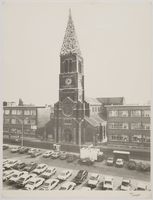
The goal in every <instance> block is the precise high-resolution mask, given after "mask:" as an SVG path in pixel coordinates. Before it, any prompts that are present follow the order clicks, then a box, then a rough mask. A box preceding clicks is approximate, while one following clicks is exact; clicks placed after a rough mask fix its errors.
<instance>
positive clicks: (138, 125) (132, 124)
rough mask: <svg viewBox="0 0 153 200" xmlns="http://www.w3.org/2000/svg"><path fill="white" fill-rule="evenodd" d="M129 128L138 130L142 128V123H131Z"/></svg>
mask: <svg viewBox="0 0 153 200" xmlns="http://www.w3.org/2000/svg"><path fill="white" fill-rule="evenodd" d="M131 129H133V130H140V129H142V125H141V123H131Z"/></svg>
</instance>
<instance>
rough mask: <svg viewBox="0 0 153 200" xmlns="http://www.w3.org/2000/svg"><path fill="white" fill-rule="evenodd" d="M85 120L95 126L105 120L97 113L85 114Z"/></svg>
mask: <svg viewBox="0 0 153 200" xmlns="http://www.w3.org/2000/svg"><path fill="white" fill-rule="evenodd" d="M85 120H86V121H87V122H88V123H89V124H91V125H92V126H94V127H96V126H99V125H100V124H102V123H104V122H106V121H105V120H103V119H102V118H101V117H99V116H98V115H93V116H90V117H87V116H85Z"/></svg>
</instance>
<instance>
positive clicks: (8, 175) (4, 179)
mask: <svg viewBox="0 0 153 200" xmlns="http://www.w3.org/2000/svg"><path fill="white" fill-rule="evenodd" d="M16 171H17V170H8V171H5V172H3V181H6V180H7V179H9V178H10V177H11V176H12V175H13V174H14V173H15V172H16Z"/></svg>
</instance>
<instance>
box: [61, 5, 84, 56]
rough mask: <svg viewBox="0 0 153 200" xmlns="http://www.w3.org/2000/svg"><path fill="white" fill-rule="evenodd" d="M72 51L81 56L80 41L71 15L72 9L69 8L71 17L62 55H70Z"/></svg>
mask: <svg viewBox="0 0 153 200" xmlns="http://www.w3.org/2000/svg"><path fill="white" fill-rule="evenodd" d="M70 53H72V54H77V55H79V56H81V51H80V48H79V43H78V40H77V36H76V33H75V27H74V24H73V20H72V16H71V9H69V19H68V23H67V28H66V32H65V36H64V41H63V45H62V48H61V52H60V55H68V54H70Z"/></svg>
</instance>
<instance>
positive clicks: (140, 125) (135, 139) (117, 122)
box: [106, 105, 151, 146]
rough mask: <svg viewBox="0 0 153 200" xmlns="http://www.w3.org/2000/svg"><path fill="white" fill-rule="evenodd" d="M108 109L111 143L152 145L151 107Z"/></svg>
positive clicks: (127, 106) (108, 127) (108, 131)
mask: <svg viewBox="0 0 153 200" xmlns="http://www.w3.org/2000/svg"><path fill="white" fill-rule="evenodd" d="M106 108H107V137H108V142H109V143H115V144H124V145H125V144H128V145H136V146H138V145H140V146H141V145H144V146H149V145H150V117H151V111H150V109H151V108H150V106H149V105H109V106H106Z"/></svg>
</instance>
